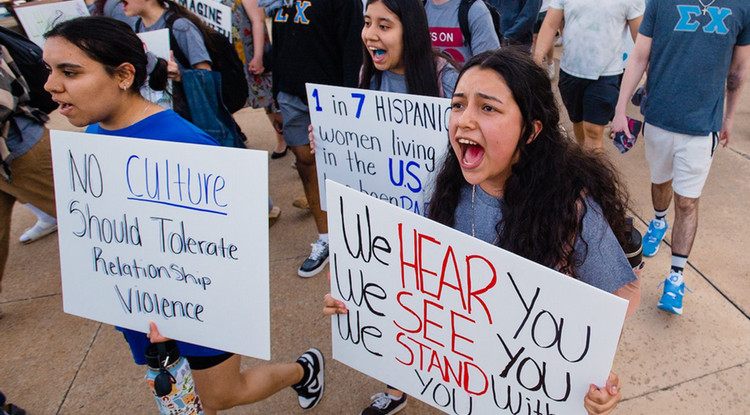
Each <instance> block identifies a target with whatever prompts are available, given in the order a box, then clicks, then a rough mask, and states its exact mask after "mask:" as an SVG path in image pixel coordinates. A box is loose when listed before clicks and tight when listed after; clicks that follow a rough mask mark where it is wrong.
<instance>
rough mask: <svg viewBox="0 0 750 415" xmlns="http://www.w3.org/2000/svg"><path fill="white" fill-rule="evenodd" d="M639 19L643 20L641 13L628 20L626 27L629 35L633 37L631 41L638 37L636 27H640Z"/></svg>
mask: <svg viewBox="0 0 750 415" xmlns="http://www.w3.org/2000/svg"><path fill="white" fill-rule="evenodd" d="M641 21H643V15H640V16H638V17H636V18H635V19H630V20H628V28H629V29H630V36H632V37H633V42H635V39H636V37H638V28H639V27H641Z"/></svg>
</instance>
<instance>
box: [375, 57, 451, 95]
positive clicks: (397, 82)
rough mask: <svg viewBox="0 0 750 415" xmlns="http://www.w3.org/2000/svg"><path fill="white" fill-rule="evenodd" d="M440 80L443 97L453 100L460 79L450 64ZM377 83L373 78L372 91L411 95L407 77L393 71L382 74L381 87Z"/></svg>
mask: <svg viewBox="0 0 750 415" xmlns="http://www.w3.org/2000/svg"><path fill="white" fill-rule="evenodd" d="M439 78H440V83H441V84H442V90H443V95H442V96H443V97H445V98H451V97H452V96H453V90H454V89H455V88H456V80H457V79H458V72H457V71H456V68H454V67H453V65H450V64H447V65H445V66H444V67H443V69H442V71H441V75H440V76H439ZM376 83H377V80H376V79H375V77H373V79H372V81H371V82H370V89H377V90H378V91H383V92H399V93H402V94H408V93H409V92H408V91H407V90H406V76H404V75H400V74H397V73H393V72H391V71H385V72H382V73H381V76H380V85H379V86H378V85H377V84H376Z"/></svg>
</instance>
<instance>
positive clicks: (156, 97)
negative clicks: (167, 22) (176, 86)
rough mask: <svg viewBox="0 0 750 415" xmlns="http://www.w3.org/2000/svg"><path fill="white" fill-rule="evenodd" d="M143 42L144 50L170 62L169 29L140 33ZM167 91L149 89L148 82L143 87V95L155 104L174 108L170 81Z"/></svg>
mask: <svg viewBox="0 0 750 415" xmlns="http://www.w3.org/2000/svg"><path fill="white" fill-rule="evenodd" d="M138 37H139V38H141V41H143V49H144V50H145V51H146V52H151V53H153V54H154V55H155V56H156V57H157V58H162V59H164V60H166V61H169V57H170V56H169V52H170V49H169V29H159V30H154V31H153V32H143V33H138ZM167 82H168V86H167V89H166V90H165V91H154V90H153V89H151V88H149V86H148V81H147V82H146V83H145V84H144V85H143V86H142V87H141V95H143V97H144V98H146V99H147V100H149V101H151V102H153V103H154V104H157V105H160V106H162V107H164V108H172V93H171V92H172V81H171V80H169V81H167Z"/></svg>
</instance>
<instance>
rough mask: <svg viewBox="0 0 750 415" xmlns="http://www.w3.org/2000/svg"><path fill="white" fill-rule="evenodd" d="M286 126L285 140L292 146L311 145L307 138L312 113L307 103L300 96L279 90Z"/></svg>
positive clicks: (280, 105)
mask: <svg viewBox="0 0 750 415" xmlns="http://www.w3.org/2000/svg"><path fill="white" fill-rule="evenodd" d="M277 100H278V103H279V108H281V118H282V121H283V128H284V141H286V144H287V145H289V146H292V147H295V146H304V145H310V140H309V139H308V138H307V134H308V132H307V127H308V126H309V125H310V113H309V111H308V108H307V104H305V103H304V102H302V100H301V99H300V98H299V97H296V96H294V95H290V94H287V93H286V92H279V96H278V97H277Z"/></svg>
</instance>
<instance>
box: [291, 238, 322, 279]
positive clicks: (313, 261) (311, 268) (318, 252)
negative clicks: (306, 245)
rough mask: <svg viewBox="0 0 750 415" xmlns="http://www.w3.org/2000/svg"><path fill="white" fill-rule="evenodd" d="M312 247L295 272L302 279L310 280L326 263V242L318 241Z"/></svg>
mask: <svg viewBox="0 0 750 415" xmlns="http://www.w3.org/2000/svg"><path fill="white" fill-rule="evenodd" d="M310 246H312V252H310V256H309V257H307V259H306V260H305V262H303V263H302V266H300V267H299V269H298V270H297V275H299V276H300V277H302V278H310V277H314V276H315V275H317V274H318V273H319V272H320V271H321V270H322V269H323V267H325V266H326V264H327V263H328V242H324V241H321V240H320V239H318V241H317V242H315V243H314V244H310Z"/></svg>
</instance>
